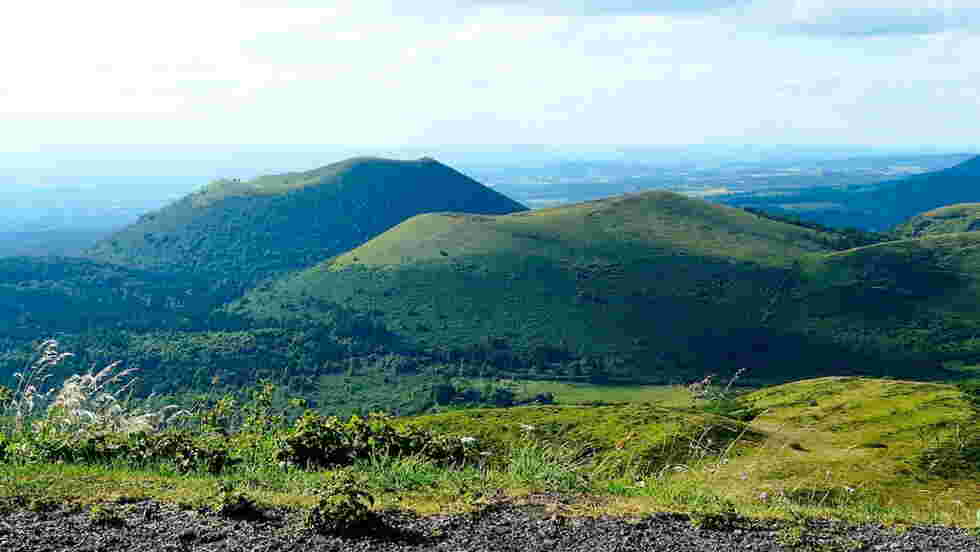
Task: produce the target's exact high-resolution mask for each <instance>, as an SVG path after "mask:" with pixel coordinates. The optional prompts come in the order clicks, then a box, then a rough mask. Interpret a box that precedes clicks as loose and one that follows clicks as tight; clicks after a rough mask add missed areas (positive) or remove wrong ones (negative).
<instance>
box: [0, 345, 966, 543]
mask: <svg viewBox="0 0 980 552" xmlns="http://www.w3.org/2000/svg"><path fill="white" fill-rule="evenodd" d="M42 355H43V356H42V357H41V359H40V360H39V362H41V364H36V365H35V366H36V367H37V368H38V369H39V370H40V371H42V372H43V370H46V369H47V368H51V367H53V366H54V365H55V364H56V363H57V362H60V361H61V360H62V359H63V355H61V354H60V353H58V352H57V350H56V349H54V348H49V349H48V350H47V351H45V352H42ZM45 359H46V360H45ZM42 361H43V362H42ZM44 363H47V364H46V365H45V364H44ZM38 374H40V375H41V376H43V373H40V372H38ZM38 374H35V375H38ZM125 375H126V374H114V373H113V371H112V367H107V368H106V369H105V370H102V371H99V372H97V373H91V374H87V375H86V374H82V375H78V376H76V377H73V378H71V379H69V380H68V381H66V382H64V383H63V384H61V385H60V387H58V386H55V387H51V388H50V389H49V390H48V391H43V389H42V388H41V387H40V385H39V383H40V382H41V381H42V380H43V378H42V377H34V376H32V375H30V374H29V375H28V376H26V378H27V379H25V380H24V382H25V385H24V386H23V387H21V388H19V389H18V390H15V392H14V393H8V394H6V395H5V396H4V397H3V398H2V401H0V403H2V405H3V406H4V418H3V419H2V424H3V426H2V429H3V431H2V433H0V435H2V437H0V508H3V509H7V510H11V509H18V508H31V509H51V508H55V507H61V506H65V505H68V506H70V507H75V508H83V509H88V510H89V511H90V512H92V515H93V516H106V515H110V516H111V515H112V512H113V511H117V510H118V509H124V508H126V507H127V504H130V503H132V502H136V501H139V500H143V499H149V498H152V499H157V500H162V501H167V502H171V503H177V504H181V505H183V506H184V507H186V508H191V509H199V510H206V511H212V512H216V513H218V514H223V515H244V514H243V512H245V513H247V512H248V511H257V510H260V509H262V508H270V507H276V508H286V509H288V510H290V511H293V512H295V513H296V514H297V516H300V517H302V516H304V515H305V516H306V517H305V518H304V519H306V520H307V521H306V523H307V524H309V523H310V520H311V519H313V520H319V521H318V523H322V522H323V520H324V519H341V520H346V521H345V522H351V523H353V522H355V521H356V520H357V519H359V518H360V517H364V516H369V515H370V513H371V512H372V511H377V510H379V509H388V508H400V509H406V510H411V511H415V512H418V513H422V514H432V513H445V512H459V511H470V510H476V509H480V508H483V507H486V506H489V505H493V504H498V503H500V502H505V501H506V502H514V503H535V504H537V505H538V506H539V507H544V508H545V509H547V510H548V511H552V512H553V513H555V514H556V515H586V516H589V515H609V514H614V515H626V516H636V515H642V514H645V513H652V512H658V511H673V512H682V513H686V514H689V515H690V516H692V520H693V521H695V522H696V521H697V520H699V519H706V518H709V517H713V516H723V517H724V516H734V515H739V516H749V517H758V518H776V519H784V520H789V521H793V520H797V521H798V520H801V519H808V518H838V519H844V520H848V521H853V522H876V523H887V524H893V525H897V526H901V525H905V524H920V523H938V524H947V525H956V526H961V527H977V526H978V525H980V523H978V521H980V520H978V519H977V516H978V511H980V469H978V462H980V428H978V411H977V396H976V394H975V393H976V389H974V388H970V387H969V386H963V387H956V386H953V385H946V384H926V383H917V382H905V381H899V380H883V379H871V378H853V377H833V378H820V379H815V380H805V381H800V382H794V383H789V384H784V385H780V386H775V387H768V388H763V389H759V390H756V391H751V392H740V393H731V390H726V389H725V388H724V387H719V386H714V387H712V386H710V385H709V386H706V387H702V388H700V389H698V388H690V389H689V388H679V387H655V386H643V387H637V388H633V389H631V388H629V387H625V386H618V387H611V388H604V387H599V386H587V385H570V384H554V383H548V382H526V383H524V385H526V392H527V393H542V392H551V393H554V395H555V397H556V400H557V404H550V405H539V406H520V407H513V408H471V409H459V410H451V411H447V412H442V413H435V414H427V415H422V416H414V417H403V418H390V417H386V416H383V415H370V416H364V417H362V416H352V417H350V418H347V419H340V418H336V417H325V416H322V415H319V414H317V413H316V412H315V411H312V410H309V409H304V405H303V404H302V401H299V400H286V401H277V400H276V389H275V386H274V385H272V384H269V383H265V384H261V385H258V386H256V387H254V388H252V389H251V390H250V391H249V394H248V398H247V399H246V400H241V401H236V400H235V399H233V398H232V397H230V396H224V397H215V398H214V400H213V401H211V402H210V403H207V404H202V405H200V408H198V409H196V410H194V411H181V412H177V411H174V409H167V408H157V409H156V410H152V409H151V410H146V409H145V408H144V407H142V406H140V405H139V404H135V403H130V402H127V401H126V400H125V398H124V391H125V388H126V380H125ZM736 395H737V396H736ZM613 398H615V399H624V400H622V401H619V400H615V401H614V400H611V399H613ZM596 401H600V402H602V403H606V404H605V405H598V406H596V405H594V404H595V403H596ZM575 403H580V404H575ZM587 404H593V406H587ZM733 409H737V411H738V412H742V413H743V414H742V415H739V416H737V418H739V419H736V418H735V417H728V416H725V415H723V413H725V412H735V410H733ZM746 411H749V412H751V413H752V414H751V416H745V415H744V412H746ZM719 412H721V413H719ZM552 491H557V492H558V493H560V497H559V496H556V495H553V494H545V493H548V492H552ZM107 512H108V513H107ZM310 512H314V513H316V515H313V514H311V513H310Z"/></svg>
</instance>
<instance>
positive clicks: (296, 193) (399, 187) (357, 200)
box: [86, 158, 525, 282]
mask: <svg viewBox="0 0 980 552" xmlns="http://www.w3.org/2000/svg"><path fill="white" fill-rule="evenodd" d="M450 210H451V211H462V212H469V213H486V214H502V213H511V212H515V211H522V210H525V207H523V206H522V205H520V204H519V203H517V202H515V201H513V200H510V199H508V198H507V197H505V196H502V195H501V194H499V193H497V192H495V191H493V190H491V189H489V188H486V187H484V186H483V185H481V184H480V183H478V182H476V181H475V180H473V179H471V178H468V177H466V176H465V175H463V174H460V173H459V172H456V171H454V170H453V169H451V168H449V167H447V166H445V165H442V164H440V163H438V162H437V161H435V160H433V159H428V158H423V159H419V160H417V161H394V160H388V159H377V158H354V159H349V160H346V161H342V162H340V163H335V164H332V165H328V166H326V167H321V168H319V169H315V170H312V171H307V172H297V173H286V174H279V175H269V176H261V177H258V178H256V179H254V180H249V181H239V180H219V181H216V182H212V183H211V184H209V185H208V186H206V187H204V188H203V189H201V190H200V191H198V192H196V193H194V194H191V195H189V196H186V197H184V198H183V199H181V200H179V201H177V202H175V203H173V204H171V205H169V206H167V207H164V208H163V209H160V210H158V211H155V212H152V213H149V214H147V215H144V216H143V217H141V218H140V220H139V221H138V222H136V223H135V224H133V225H131V226H129V227H127V228H125V229H123V230H121V231H119V232H116V233H115V234H113V235H111V236H109V237H107V238H105V239H103V240H101V241H99V242H98V243H97V244H96V245H95V246H93V247H92V248H91V249H89V250H88V251H87V253H86V254H87V256H88V257H90V258H92V259H95V260H99V261H103V262H111V263H117V264H122V265H128V266H135V267H140V268H152V269H173V268H178V269H181V270H193V271H197V272H202V273H210V274H222V275H225V276H228V277H233V278H237V279H239V280H242V281H245V282H255V281H259V280H262V279H264V278H266V277H268V276H270V275H274V274H278V273H281V272H285V271H290V270H295V269H299V268H305V267H307V266H310V265H312V264H314V263H316V262H319V261H321V260H323V259H324V258H327V257H330V256H332V255H335V254H337V253H340V252H342V251H345V250H347V249H350V248H352V247H356V246H357V245H360V244H361V243H364V242H365V241H367V240H368V239H370V238H372V237H374V236H376V235H377V234H380V233H381V232H384V231H385V230H387V229H389V228H391V227H392V226H394V225H396V224H398V223H399V222H402V221H403V220H405V219H407V218H409V217H411V216H413V215H417V214H419V213H426V212H433V211H450Z"/></svg>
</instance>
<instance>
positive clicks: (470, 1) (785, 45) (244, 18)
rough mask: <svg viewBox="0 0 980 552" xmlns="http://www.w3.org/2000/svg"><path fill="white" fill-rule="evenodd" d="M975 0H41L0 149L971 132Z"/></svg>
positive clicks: (893, 138)
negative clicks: (75, 146)
mask: <svg viewBox="0 0 980 552" xmlns="http://www.w3.org/2000/svg"><path fill="white" fill-rule="evenodd" d="M978 53H980V0H971V1H962V2H961V1H957V0H937V1H918V2H913V1H908V0H890V1H884V0H880V1H879V0H823V1H819V0H797V1H793V0H648V1H643V0H637V1H626V0H602V1H593V0H542V1H538V2H535V1H528V0H523V1H518V0H512V1H508V0H464V1H457V2H450V1H443V0H411V1H408V0H400V1H394V2H384V1H375V0H353V1H350V2H329V1H323V0H319V1H313V0H307V1H260V0H254V1H245V0H242V1H230V0H207V1H205V2H201V1H200V0H193V1H187V0H168V1H167V2H149V1H145V0H124V1H116V0H91V1H87V2H71V1H68V0H62V1H54V0H32V1H31V2H17V3H15V4H11V6H8V7H7V8H6V9H5V10H4V17H3V18H2V19H0V67H2V68H3V70H2V71H0V128H2V132H0V152H5V153H8V154H9V153H11V152H14V153H16V152H32V151H38V150H40V149H44V148H51V147H60V146H59V145H62V146H63V145H85V146H91V145H99V144H102V145H120V146H123V145H125V146H132V145H134V144H136V145H150V146H152V145H161V146H162V145H184V146H186V145H202V146H205V145H220V144H235V145H245V146H247V145H258V144H333V145H337V146H342V147H344V148H350V149H357V148H358V147H362V146H364V147H374V148H381V147H392V148H394V147H411V148H421V149H424V148H426V147H429V146H435V145H472V146H475V147H480V146H487V147H489V146H501V145H507V144H546V145H550V146H555V147H581V146H585V145H609V144H616V145H684V144H761V145H778V144H796V145H808V144H811V145H812V144H840V145H861V146H874V147H894V148H913V149H914V148H922V147H926V148H938V149H941V150H949V151H977V150H978V149H980V137H978V132H977V129H980V108H978V105H980V63H978V62H977V54H978Z"/></svg>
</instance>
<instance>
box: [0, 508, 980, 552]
mask: <svg viewBox="0 0 980 552" xmlns="http://www.w3.org/2000/svg"><path fill="white" fill-rule="evenodd" d="M68 550H71V551H72V552H96V551H109V550H112V551H115V550H133V551H139V550H145V551H167V550H172V551H219V550H225V551H232V550H247V551H272V550H302V551H304V552H313V551H320V550H337V551H341V550H342V551H345V552H346V551H352V552H353V551H361V550H364V551H368V550H372V551H373V550H377V551H392V552H394V551H422V550H426V551H429V550H432V551H447V552H448V551H467V552H470V551H484V550H485V551H494V552H503V551H510V550H515V551H517V550H519V551H521V552H533V551H539V550H540V551H549V552H550V551H555V550H581V551H588V552H607V551H608V552H612V551H625V550H643V551H656V550H664V551H670V552H686V551H705V550H709V551H712V552H723V551H729V550H731V551H736V550H737V551H752V550H760V551H769V550H799V551H803V550H806V551H811V550H812V551H852V552H853V551H906V550H916V551H918V550H935V551H943V552H947V551H948V552H980V538H978V537H977V535H976V534H975V533H972V532H970V531H966V530H962V529H953V528H947V527H928V526H925V527H913V528H908V529H905V530H903V531H897V530H895V529H890V528H885V527H880V526H854V525H846V524H842V523H838V522H829V521H814V522H808V523H806V524H804V525H799V524H796V525H794V524H787V523H776V522H753V521H750V520H744V519H731V518H725V517H707V518H700V519H698V518H695V519H690V518H688V517H686V516H682V515H677V514H659V515H654V516H649V517H645V518H642V519H633V520H626V519H591V518H589V519H584V518H571V517H564V516H561V515H557V514H554V513H552V512H549V511H548V510H547V509H545V508H542V507H540V506H535V505H513V504H504V505H498V506H494V507H490V508H487V509H485V510H483V511H481V512H478V513H475V514H463V515H454V516H439V517H417V516H412V515H407V514H403V513H394V512H387V513H383V514H381V516H380V517H379V524H378V525H376V526H374V527H371V528H369V529H367V530H365V531H362V532H360V533H359V534H346V535H319V534H314V533H311V532H309V531H306V530H304V529H303V528H302V523H301V516H300V515H299V514H298V513H289V512H283V511H280V512H268V511H267V512H264V513H263V514H262V515H261V516H253V518H252V519H232V518H228V517H221V516H217V515H214V514H210V513H201V512H197V511H193V510H182V509H180V508H177V507H175V506H172V505H165V504H159V503H155V502H138V503H133V504H126V505H113V506H111V507H108V508H106V509H96V510H94V511H92V510H80V509H75V510H64V509H56V510H53V511H48V512H38V511H28V510H22V511H15V512H10V513H7V514H6V515H5V516H3V517H2V518H0V551H3V552H19V551H31V552H40V551H68Z"/></svg>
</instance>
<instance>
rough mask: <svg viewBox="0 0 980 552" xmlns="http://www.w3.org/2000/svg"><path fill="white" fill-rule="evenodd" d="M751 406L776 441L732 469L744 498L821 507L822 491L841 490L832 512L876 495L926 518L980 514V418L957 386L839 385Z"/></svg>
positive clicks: (765, 395) (785, 389)
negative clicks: (808, 501) (758, 495)
mask: <svg viewBox="0 0 980 552" xmlns="http://www.w3.org/2000/svg"><path fill="white" fill-rule="evenodd" d="M743 400H745V401H746V402H748V403H750V404H752V405H753V406H754V407H756V408H761V409H764V412H763V414H762V415H760V416H759V417H758V418H756V419H755V420H754V421H753V422H752V424H751V426H752V428H753V429H754V430H757V431H761V432H764V433H766V434H767V435H769V438H768V441H767V442H766V444H765V445H764V446H763V447H762V448H760V449H758V450H757V451H756V454H755V456H753V457H752V458H748V457H746V458H740V459H736V460H734V461H733V463H732V464H731V465H730V466H727V467H726V473H727V474H728V476H729V477H730V479H731V485H732V487H733V488H735V487H738V488H739V489H741V492H746V491H747V492H753V491H754V492H767V493H769V494H770V495H774V494H775V493H777V492H780V491H782V492H786V491H789V492H791V494H793V495H795V496H798V497H800V498H803V499H805V498H807V497H806V496H805V495H806V494H807V492H808V491H813V490H814V489H818V491H817V492H811V493H810V494H811V495H812V496H813V497H815V498H816V499H819V498H820V497H821V496H822V493H821V492H820V491H819V489H827V488H832V487H833V488H837V489H840V492H837V491H835V492H834V494H833V495H832V496H830V497H828V498H827V500H828V501H829V502H831V503H833V502H839V501H846V500H849V497H848V494H850V493H870V494H874V495H877V496H879V497H880V499H881V502H882V505H883V506H887V505H888V504H892V505H904V506H905V507H908V508H912V509H919V510H921V511H922V512H928V511H929V509H930V508H935V509H940V508H941V509H943V510H945V511H947V512H955V511H958V510H961V509H963V507H964V506H965V507H967V508H968V507H969V506H970V505H973V506H974V507H975V506H976V505H980V426H978V424H980V418H978V413H977V410H976V407H975V405H973V404H972V403H971V401H970V398H969V397H968V396H966V395H965V394H964V392H962V391H960V390H959V389H957V388H956V387H954V386H951V385H941V384H932V383H916V382H908V381H898V380H882V379H868V378H836V377H834V378H820V379H814V380H806V381H801V382H795V383H790V384H785V385H781V386H776V387H770V388H766V389H762V390H760V391H756V392H754V393H752V394H749V395H748V396H746V397H744V398H743ZM738 476H742V477H741V478H739V477H738ZM746 481H747V482H748V484H746ZM800 489H803V490H804V491H802V492H801V491H800ZM847 489H852V491H848V490H847Z"/></svg>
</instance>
